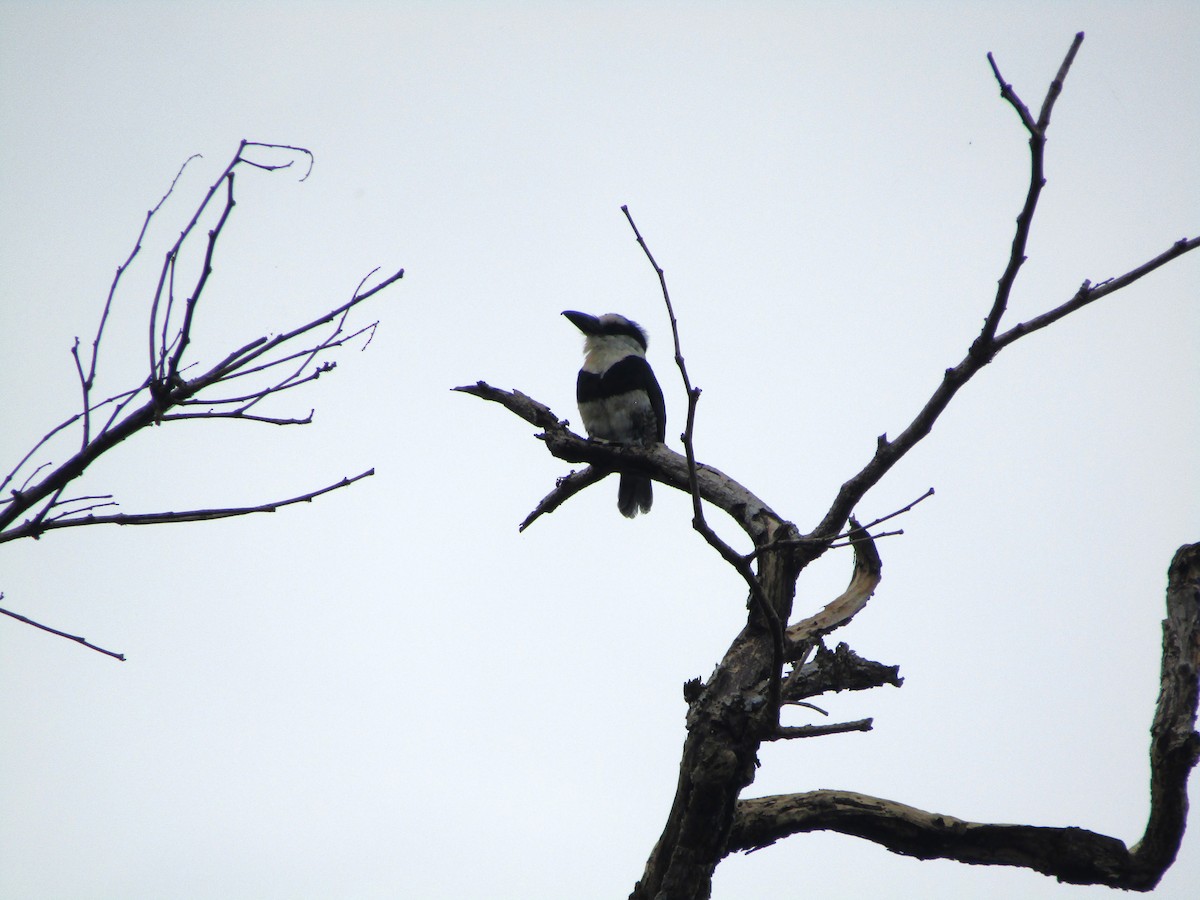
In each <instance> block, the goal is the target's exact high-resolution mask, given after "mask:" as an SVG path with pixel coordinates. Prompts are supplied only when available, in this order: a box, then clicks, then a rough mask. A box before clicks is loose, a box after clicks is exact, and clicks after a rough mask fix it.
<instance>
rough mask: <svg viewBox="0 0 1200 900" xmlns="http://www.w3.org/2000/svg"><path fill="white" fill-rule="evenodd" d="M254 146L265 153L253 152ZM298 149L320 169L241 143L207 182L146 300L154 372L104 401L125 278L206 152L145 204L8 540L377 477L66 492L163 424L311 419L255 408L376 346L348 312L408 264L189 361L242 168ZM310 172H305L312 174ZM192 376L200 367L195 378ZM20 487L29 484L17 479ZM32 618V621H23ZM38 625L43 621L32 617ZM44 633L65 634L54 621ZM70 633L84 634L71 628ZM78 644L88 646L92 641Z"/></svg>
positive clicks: (12, 516) (235, 512)
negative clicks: (101, 383) (61, 455)
mask: <svg viewBox="0 0 1200 900" xmlns="http://www.w3.org/2000/svg"><path fill="white" fill-rule="evenodd" d="M272 152H283V153H286V154H288V157H287V158H286V159H284V160H283V161H280V162H272V161H270V159H269V158H267V159H264V158H261V154H262V153H272ZM249 153H254V154H256V156H255V157H252V156H250V155H248V154H249ZM297 157H303V158H307V160H308V171H311V169H312V154H311V153H309V151H307V150H305V149H303V148H299V147H291V146H287V145H274V144H263V143H258V142H253V141H243V142H242V143H241V144H240V145H239V147H238V150H237V152H236V153H235V154H234V156H233V159H232V160H231V161H230V162H229V164H228V165H227V166H226V167H225V169H224V171H223V172H222V173H221V175H220V177H218V178H217V180H216V181H215V182H213V184H212V185H211V186H210V187H209V189H208V191H207V192H206V193H205V195H204V196H203V198H202V199H201V201H200V203H199V205H198V206H197V207H196V209H195V211H194V213H193V214H192V215H191V217H190V219H189V221H188V222H187V224H186V225H185V227H184V228H183V230H182V232H181V233H180V235H179V237H178V239H177V240H176V241H175V242H174V243H173V244H172V245H171V246H170V247H169V248H168V250H167V251H166V253H165V254H164V256H163V262H162V265H161V267H160V269H159V275H158V280H157V286H156V288H155V291H154V294H153V296H152V297H151V298H150V301H149V303H148V304H147V307H148V326H147V331H146V333H147V335H148V349H149V352H148V367H147V370H146V374H145V377H144V379H143V380H142V382H141V383H140V384H137V385H136V386H134V387H131V388H126V389H124V390H121V391H118V392H116V393H113V394H111V395H110V396H108V397H106V398H105V399H102V400H96V399H95V394H96V383H97V377H98V374H99V367H98V360H99V356H100V348H101V345H102V342H103V339H104V336H105V332H106V329H107V328H108V327H109V326H110V325H111V323H112V314H113V312H114V307H115V305H116V302H117V299H118V296H119V291H120V288H121V285H122V279H123V277H124V276H125V274H126V273H127V272H128V270H129V269H130V267H131V266H132V265H133V264H134V263H135V262H136V261H137V259H138V257H139V254H140V253H141V251H142V248H143V242H144V241H145V239H146V237H147V234H148V232H149V228H150V225H151V223H152V221H153V220H154V218H155V216H156V214H157V213H158V212H159V211H160V210H161V209H162V207H163V205H164V203H165V202H166V201H167V199H168V198H169V197H170V196H171V195H172V193H174V191H175V189H176V187H177V185H178V184H179V180H180V177H181V176H182V174H183V171H184V169H186V167H187V165H188V163H190V162H191V160H192V159H195V158H196V157H191V158H190V159H189V160H188V161H187V162H185V163H184V166H183V167H182V168H181V169H180V171H179V173H177V174H176V176H175V179H174V180H173V181H172V183H171V186H170V188H169V189H168V190H167V192H166V193H165V194H164V195H163V196H162V198H161V199H160V200H159V201H158V203H157V204H156V205H155V206H154V207H153V208H151V209H150V211H149V212H147V214H146V218H145V221H144V222H143V223H142V228H141V231H140V232H139V234H138V237H137V240H136V241H135V243H134V247H133V250H132V251H130V253H129V256H128V257H127V258H126V259H125V261H124V262H123V263H122V264H121V265H120V266H118V268H117V271H116V275H115V276H114V278H113V282H112V285H111V287H110V288H109V291H108V296H107V298H106V300H105V303H104V308H103V312H102V313H101V316H100V323H99V325H98V327H97V329H96V335H95V338H94V339H93V340H92V343H91V354H90V358H88V359H86V360H85V359H84V351H82V350H81V346H80V341H79V339H78V338H76V340H75V343H74V345H73V346H72V348H71V355H72V358H73V361H74V366H75V371H76V375H77V377H78V379H79V383H80V387H81V391H82V410H81V411H80V412H78V413H76V414H75V415H73V416H70V417H69V418H67V419H65V420H64V421H63V422H61V423H59V424H58V425H56V426H55V427H53V428H51V429H50V430H49V431H48V432H47V433H46V434H45V435H44V436H43V437H42V438H41V439H40V440H38V441H37V442H36V443H35V444H34V446H33V447H32V448H31V449H30V450H29V452H28V453H26V454H25V455H24V456H23V457H22V458H21V459H20V460H19V461H18V462H17V463H16V465H15V466H14V467H13V468H12V469H11V470H10V471H9V473H8V475H7V476H6V477H5V478H4V479H3V481H2V482H0V491H4V490H5V489H7V491H8V492H7V494H6V495H5V496H4V499H3V500H0V543H4V542H6V541H12V540H17V539H20V538H27V537H33V538H37V537H39V536H41V535H42V534H44V533H46V532H48V531H55V530H60V529H63V528H72V527H80V526H84V525H99V524H117V525H151V524H154V525H157V524H166V523H179V522H195V521H203V520H211V519H222V518H229V517H233V516H243V515H252V514H255V513H261V512H273V511H275V510H276V509H279V508H282V507H285V506H289V505H293V504H296V503H302V502H308V501H311V500H313V499H315V498H317V497H320V496H322V495H324V494H327V493H329V492H331V491H335V490H340V489H342V488H345V487H348V486H350V485H351V484H353V483H354V482H356V481H359V480H360V479H362V478H366V477H368V476H369V475H371V474H373V471H374V470H371V471H368V472H363V473H362V474H360V475H356V476H354V477H353V478H343V479H341V480H340V481H337V482H335V483H333V484H330V485H328V486H326V487H323V488H319V489H317V490H313V491H308V492H306V493H302V494H299V495H297V496H293V497H291V498H289V499H285V500H278V501H272V502H270V503H265V504H258V505H254V506H220V507H213V508H207V509H189V510H183V511H178V512H156V513H132V514H114V515H97V514H95V510H96V509H99V508H101V507H106V506H114V505H116V504H115V502H114V501H112V499H111V495H109V494H104V495H103V497H102V499H103V502H98V503H88V504H87V505H80V500H94V499H97V498H95V497H85V498H78V497H77V498H74V499H70V500H68V499H64V492H65V491H66V489H67V487H68V485H70V484H72V483H73V482H75V481H76V480H77V479H79V478H80V477H81V476H82V475H83V474H84V473H85V472H86V471H87V470H88V469H89V468H90V467H91V465H92V464H93V463H94V462H95V461H96V460H97V459H99V458H100V457H101V456H103V455H104V454H105V453H107V452H109V451H110V450H112V449H113V448H114V447H116V446H117V445H118V444H120V443H121V442H122V441H124V440H126V439H127V438H129V437H131V436H132V435H134V434H137V433H138V432H140V431H143V430H145V429H147V428H149V427H151V426H153V425H162V424H166V423H169V422H177V421H181V420H192V421H194V420H197V419H238V420H244V421H252V422H260V423H269V424H274V425H306V424H308V423H310V422H311V421H312V412H311V410H310V411H309V413H308V415H307V416H303V417H297V416H275V415H269V414H260V413H258V412H257V411H256V412H255V413H253V414H252V413H250V412H249V410H250V409H251V408H252V407H255V406H257V405H258V404H260V403H263V402H264V401H267V400H269V399H271V398H275V397H278V396H279V395H281V394H283V393H284V392H285V391H290V390H292V389H294V388H297V387H300V386H302V385H304V384H306V383H308V382H310V381H314V380H316V379H317V378H318V377H320V376H321V375H323V374H326V373H329V372H331V371H333V369H334V368H335V367H336V363H335V362H334V361H332V360H331V359H329V356H330V355H331V354H332V352H333V351H335V350H336V349H338V348H341V347H343V346H345V345H346V344H348V343H350V342H352V341H356V340H357V341H358V342H359V343H362V344H363V346H364V348H365V346H366V345H367V344H369V343H370V340H371V337H372V336H373V334H374V330H375V327H376V325H377V324H378V323H377V322H372V323H369V324H366V325H361V326H356V327H354V328H350V327H348V323H349V320H350V317H351V315H352V314H353V313H354V312H355V311H356V310H357V308H358V307H359V306H360V305H362V304H363V303H364V302H366V301H367V300H369V299H370V298H372V297H373V296H375V295H376V294H378V293H379V292H381V291H382V290H384V289H385V288H387V287H389V286H390V285H392V284H394V283H395V282H396V281H398V280H399V279H400V278H402V277H403V275H404V270H403V269H400V270H398V271H397V272H396V273H395V274H393V275H391V276H389V277H387V278H384V279H382V280H380V281H378V282H377V283H376V284H374V285H373V286H371V287H367V282H368V279H370V278H372V277H374V275H375V273H376V271H378V270H374V271H372V272H370V273H368V275H367V276H366V277H364V278H363V279H361V280H360V281H359V283H358V286H357V287H356V288H355V290H354V291H353V293H352V295H351V296H350V298H349V299H348V300H345V301H344V302H342V303H341V304H340V305H338V306H336V307H335V308H333V309H331V310H329V311H328V312H325V313H322V314H321V315H319V316H317V317H316V318H314V319H311V320H309V321H307V322H304V323H303V324H300V325H297V326H294V327H292V328H291V329H290V330H289V331H285V332H283V333H282V334H278V335H276V336H274V337H266V336H263V337H255V338H253V339H251V340H249V341H246V342H243V343H242V344H241V346H239V347H237V349H234V350H232V351H221V352H220V353H217V354H214V355H215V356H216V358H217V359H219V362H217V363H216V364H215V365H211V366H210V368H208V369H207V370H203V369H201V370H200V371H199V372H196V370H197V369H198V368H199V364H198V363H197V362H195V361H193V360H192V359H191V358H190V357H191V356H192V355H194V354H193V349H194V348H193V345H192V336H193V332H194V330H195V328H194V326H195V323H196V321H197V319H198V316H199V315H200V313H201V310H202V305H203V304H202V300H203V295H204V292H205V289H206V287H207V286H208V284H209V278H210V276H211V274H212V272H213V270H214V265H215V258H216V250H217V246H218V241H219V239H220V236H221V234H222V233H223V231H224V229H225V226H226V224H227V222H228V221H229V219H230V216H231V215H232V213H233V209H234V207H235V205H236V200H235V196H234V183H235V174H236V172H237V170H238V169H239V168H241V167H249V168H252V169H258V170H261V171H267V172H273V171H278V170H282V169H287V168H289V167H291V166H292V165H293V164H294V163H295V161H296V158H297ZM308 171H306V172H305V174H304V176H303V177H302V178H301V180H304V178H307V177H308ZM205 221H211V222H212V224H211V226H210V227H209V228H208V229H207V231H202V230H201V227H200V226H201V223H203V222H205ZM201 234H203V235H204V236H203V238H201V237H200V235H201ZM201 239H202V240H203V241H204V244H203V253H202V260H201V262H200V263H199V264H198V267H197V269H196V271H195V272H193V273H192V277H191V287H190V288H189V289H188V290H187V292H186V296H185V297H184V299H183V300H182V301H181V302H177V292H178V290H179V285H180V284H181V283H182V282H183V281H185V280H186V279H187V275H186V273H185V272H184V271H183V270H182V269H181V268H180V262H179V261H180V259H181V258H183V257H184V256H187V255H188V254H187V253H185V251H186V250H187V248H188V247H189V246H190V244H191V242H193V241H196V240H201ZM191 255H192V256H194V254H191ZM180 307H182V309H181V308H180ZM189 373H192V374H191V375H190V377H189ZM234 379H242V380H241V381H239V382H238V385H237V390H228V389H226V387H225V386H226V385H227V384H228V383H229V382H231V381H233V380H234ZM97 413H103V414H104V418H98V417H97V415H96V414H97ZM97 420H98V421H100V422H102V423H103V424H102V425H100V427H98V428H97V427H95V424H96V421H97ZM76 425H78V426H79V427H80V442H79V444H78V449H77V450H76V451H75V452H74V453H73V454H71V455H70V456H69V458H68V459H67V460H66V461H65V462H62V463H58V464H54V463H52V462H50V461H48V460H44V459H43V458H42V457H43V456H44V455H45V454H47V453H48V452H49V450H50V448H51V445H52V444H57V443H59V442H60V439H61V438H62V436H63V435H65V434H67V433H69V431H70V430H71V429H72V428H73V427H74V426H76ZM14 485H19V487H13V486H14ZM22 620H23V621H25V619H24V618H22ZM31 624H37V623H33V622H32V621H31ZM39 627H45V626H40V625H39ZM46 630H49V631H53V632H54V633H56V634H58V633H61V632H58V631H57V630H55V629H46ZM62 634H64V636H67V637H72V639H76V638H74V637H73V636H71V635H66V634H65V633H62ZM76 640H79V641H80V643H84V644H86V642H85V641H82V639H76ZM89 646H90V645H89ZM94 649H99V648H94ZM103 652H108V651H103ZM109 655H116V654H111V653H110V654H109Z"/></svg>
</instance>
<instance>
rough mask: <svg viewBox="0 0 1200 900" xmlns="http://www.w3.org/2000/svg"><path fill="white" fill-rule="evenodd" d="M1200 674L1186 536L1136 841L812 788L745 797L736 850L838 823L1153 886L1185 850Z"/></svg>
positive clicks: (1196, 597) (1078, 876)
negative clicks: (1146, 802)
mask: <svg viewBox="0 0 1200 900" xmlns="http://www.w3.org/2000/svg"><path fill="white" fill-rule="evenodd" d="M1198 673H1200V544H1185V545H1184V546H1182V547H1180V548H1179V550H1178V551H1177V552H1176V554H1175V557H1174V559H1172V560H1171V566H1170V568H1169V570H1168V574H1167V618H1166V620H1165V621H1164V622H1163V659H1162V672H1161V685H1162V688H1161V691H1160V693H1159V699H1158V705H1157V709H1156V711H1155V715H1154V724H1153V726H1152V727H1151V730H1150V733H1151V743H1150V816H1149V821H1148V822H1147V824H1146V831H1145V834H1144V835H1143V837H1142V839H1141V840H1140V841H1138V842H1137V843H1136V844H1134V846H1133V847H1131V848H1126V846H1125V844H1124V843H1123V842H1122V841H1120V840H1118V839H1117V838H1114V837H1108V836H1106V835H1102V834H1097V833H1095V832H1093V831H1088V830H1086V829H1083V828H1074V827H1068V828H1047V827H1040V826H1034V825H988V824H980V823H977V822H967V821H963V820H962V819H956V818H954V817H953V816H947V815H944V814H941V813H930V812H925V811H924V810H921V809H917V808H916V807H912V806H907V805H905V804H903V803H896V802H895V801H892V800H883V799H880V798H878V797H867V796H864V795H862V794H856V793H853V792H850V791H810V792H807V793H803V794H787V795H780V796H774V797H761V798H759V799H755V800H742V801H740V802H739V803H738V808H737V813H736V817H735V820H734V825H733V829H732V831H731V833H730V836H729V845H728V852H730V853H733V852H736V851H750V850H757V849H760V848H762V847H766V846H769V845H770V844H773V843H775V842H776V841H778V840H780V839H781V838H784V837H787V836H789V835H792V834H800V833H804V832H809V831H837V832H840V833H842V834H849V835H854V836H856V837H860V838H865V839H867V840H869V841H874V842H875V843H877V844H882V845H883V846H885V847H887V848H888V849H889V850H891V851H892V852H894V853H900V854H903V855H905V856H914V857H916V858H918V859H953V860H957V861H959V862H965V863H974V864H978V865H1003V866H1020V867H1023V868H1027V869H1032V870H1034V871H1035V872H1041V873H1043V874H1045V875H1051V876H1054V877H1055V878H1057V879H1058V880H1059V881H1065V882H1069V883H1071V884H1102V885H1107V886H1109V887H1115V888H1124V889H1125V890H1134V891H1149V890H1152V889H1153V888H1154V887H1155V885H1157V884H1158V882H1159V881H1160V880H1161V878H1162V876H1163V873H1164V872H1165V871H1166V870H1167V869H1168V868H1169V867H1170V865H1171V863H1173V862H1174V861H1175V856H1176V854H1177V853H1178V852H1179V845H1180V843H1181V841H1182V840H1183V833H1184V827H1185V825H1186V818H1187V809H1188V799H1187V781H1188V776H1189V775H1190V774H1191V770H1192V769H1193V768H1194V767H1195V766H1196V763H1197V760H1200V734H1197V733H1196V730H1195V729H1196V712H1197V695H1198V693H1200V678H1198Z"/></svg>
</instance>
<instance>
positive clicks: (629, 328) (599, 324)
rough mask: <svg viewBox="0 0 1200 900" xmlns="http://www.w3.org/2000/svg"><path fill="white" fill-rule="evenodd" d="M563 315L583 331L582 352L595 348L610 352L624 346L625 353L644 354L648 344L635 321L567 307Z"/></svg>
mask: <svg viewBox="0 0 1200 900" xmlns="http://www.w3.org/2000/svg"><path fill="white" fill-rule="evenodd" d="M563 315H564V316H566V317H567V318H568V319H570V320H571V323H572V324H574V326H575V327H576V328H578V329H579V330H580V331H582V332H583V334H584V337H585V338H586V340H585V341H584V352H586V353H592V352H595V351H597V350H606V351H609V352H611V351H612V350H616V349H618V348H624V349H625V350H626V352H627V353H636V354H638V355H639V356H642V355H645V353H646V347H647V345H648V344H649V341H648V339H647V338H646V332H645V331H644V330H643V329H642V326H641V325H639V324H638V323H637V322H633V321H630V320H629V319H627V318H625V317H624V316H621V315H618V314H617V313H605V314H604V315H602V316H592V315H588V314H587V313H583V312H576V311H575V310H572V309H568V310H566V311H565V312H563Z"/></svg>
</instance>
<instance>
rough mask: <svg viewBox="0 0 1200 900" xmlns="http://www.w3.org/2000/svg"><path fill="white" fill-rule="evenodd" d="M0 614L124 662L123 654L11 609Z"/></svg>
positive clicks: (1, 609)
mask: <svg viewBox="0 0 1200 900" xmlns="http://www.w3.org/2000/svg"><path fill="white" fill-rule="evenodd" d="M2 599H4V595H3V594H0V600H2ZM0 613H4V615H6V616H11V617H12V618H14V619H16V620H17V621H18V622H24V623H25V624H26V625H32V626H33V627H34V628H40V629H42V631H48V632H50V633H51V634H56V635H58V636H59V637H64V638H66V639H67V640H69V641H75V642H76V643H77V644H82V645H83V646H84V647H87V648H88V649H89V650H95V651H96V652H97V653H103V654H104V655H105V656H111V657H112V658H113V659H119V660H120V661H121V662H125V654H124V653H114V652H113V651H112V650H105V649H104V648H103V647H97V646H96V645H95V644H93V643H90V642H89V641H87V640H85V639H83V638H81V637H79V636H78V635H75V634H67V633H66V632H65V631H59V630H58V629H57V628H51V627H50V626H49V625H43V624H42V623H41V622H35V621H34V620H33V619H30V618H28V617H26V616H23V615H21V614H20V613H15V612H13V611H12V610H11V609H4V608H2V607H0Z"/></svg>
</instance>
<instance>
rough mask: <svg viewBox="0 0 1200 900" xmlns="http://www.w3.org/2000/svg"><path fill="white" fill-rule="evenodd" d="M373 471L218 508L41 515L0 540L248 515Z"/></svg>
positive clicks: (272, 509)
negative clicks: (95, 527) (293, 493)
mask: <svg viewBox="0 0 1200 900" xmlns="http://www.w3.org/2000/svg"><path fill="white" fill-rule="evenodd" d="M374 474H375V470H374V469H368V470H367V471H365V472H360V473H359V474H357V475H354V476H348V477H346V478H343V479H341V480H340V481H336V482H334V483H333V484H330V485H326V486H325V487H323V488H318V489H317V490H315V491H309V492H308V493H306V494H301V495H300V496H298V497H291V498H289V499H287V500H272V501H271V502H269V503H260V504H259V505H257V506H222V507H217V508H215V509H189V510H183V511H180V512H159V513H122V514H119V515H112V516H90V515H89V516H84V517H83V518H65V519H39V520H35V521H29V522H26V523H24V524H22V525H18V526H16V527H15V528H10V529H8V530H7V531H5V532H3V533H0V544H3V543H5V542H7V541H15V540H19V539H20V538H30V537H31V538H38V537H41V536H42V535H43V534H45V533H46V532H47V531H57V530H58V529H60V528H77V527H79V526H81V525H168V524H175V523H179V522H208V521H212V520H214V519H232V518H235V517H237V516H249V515H252V514H254V513H273V512H276V511H278V510H280V509H283V508H284V507H285V506H293V505H295V504H297V503H311V502H312V501H313V500H315V499H317V498H318V497H320V496H323V495H324V494H328V493H331V492H333V491H339V490H341V489H342V488H346V487H350V485H352V484H354V482H356V481H362V480H363V479H364V478H370V477H371V476H372V475H374ZM104 505H106V506H108V505H113V504H104ZM92 508H94V507H88V508H87V509H92ZM87 509H82V510H72V511H71V512H70V513H68V514H67V515H69V516H78V515H79V514H80V513H82V512H86V511H87Z"/></svg>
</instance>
